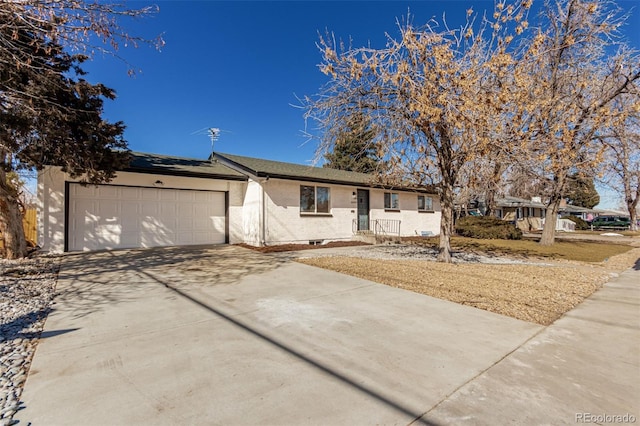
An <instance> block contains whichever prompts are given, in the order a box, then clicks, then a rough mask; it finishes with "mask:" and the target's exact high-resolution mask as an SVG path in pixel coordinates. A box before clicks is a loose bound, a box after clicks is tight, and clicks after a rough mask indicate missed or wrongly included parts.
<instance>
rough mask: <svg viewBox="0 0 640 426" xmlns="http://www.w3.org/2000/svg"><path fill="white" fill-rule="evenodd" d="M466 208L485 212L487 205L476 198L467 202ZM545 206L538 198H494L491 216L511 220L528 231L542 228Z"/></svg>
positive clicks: (481, 212)
mask: <svg viewBox="0 0 640 426" xmlns="http://www.w3.org/2000/svg"><path fill="white" fill-rule="evenodd" d="M467 210H470V211H477V212H479V213H480V214H485V212H486V211H487V206H486V204H485V202H484V199H482V198H478V199H476V200H473V201H472V202H471V203H469V204H468V206H467ZM545 212H546V206H545V205H544V204H543V203H542V202H541V201H540V199H539V198H535V197H534V198H533V199H531V200H526V199H523V198H518V197H511V196H506V197H501V198H496V200H495V207H494V210H493V212H492V213H493V216H495V217H497V218H499V219H503V220H506V221H509V222H513V223H514V224H515V225H516V226H517V227H518V228H520V229H521V230H522V231H525V232H529V231H534V230H540V229H542V226H543V224H544V217H545Z"/></svg>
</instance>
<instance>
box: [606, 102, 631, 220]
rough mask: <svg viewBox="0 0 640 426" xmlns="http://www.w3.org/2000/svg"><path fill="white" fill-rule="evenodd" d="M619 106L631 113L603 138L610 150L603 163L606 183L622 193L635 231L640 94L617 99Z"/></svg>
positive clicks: (614, 124) (617, 105) (607, 151)
mask: <svg viewBox="0 0 640 426" xmlns="http://www.w3.org/2000/svg"><path fill="white" fill-rule="evenodd" d="M616 107H617V108H618V109H620V110H624V111H629V112H631V114H629V115H626V114H625V120H624V121H622V122H617V123H615V122H614V123H613V126H612V127H611V129H610V132H609V133H608V134H606V135H604V137H603V142H604V145H605V148H606V151H605V154H604V161H602V162H601V175H602V176H603V179H602V180H603V182H604V183H605V184H607V185H608V186H610V187H611V188H613V189H614V190H616V191H617V192H618V193H620V194H622V196H623V199H624V206H625V208H626V210H627V211H628V212H629V217H630V219H631V230H632V231H637V230H638V202H639V201H640V94H635V96H625V97H622V98H620V99H618V100H617V102H616Z"/></svg>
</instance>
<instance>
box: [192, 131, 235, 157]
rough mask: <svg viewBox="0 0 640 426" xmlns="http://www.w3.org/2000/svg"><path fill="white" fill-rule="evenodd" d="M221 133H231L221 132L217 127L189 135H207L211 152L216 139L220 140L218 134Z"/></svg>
mask: <svg viewBox="0 0 640 426" xmlns="http://www.w3.org/2000/svg"><path fill="white" fill-rule="evenodd" d="M222 132H226V133H231V131H229V130H222V129H219V128H217V127H204V128H202V129H200V130H196V131H195V132H192V133H191V134H192V135H204V134H207V135H208V136H209V139H211V152H213V148H214V146H215V143H216V142H217V141H218V139H220V133H222Z"/></svg>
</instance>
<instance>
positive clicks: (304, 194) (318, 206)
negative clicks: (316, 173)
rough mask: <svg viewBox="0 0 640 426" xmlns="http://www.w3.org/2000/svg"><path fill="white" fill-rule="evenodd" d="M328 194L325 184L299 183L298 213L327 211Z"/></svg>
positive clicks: (329, 196)
mask: <svg viewBox="0 0 640 426" xmlns="http://www.w3.org/2000/svg"><path fill="white" fill-rule="evenodd" d="M330 194H331V191H330V189H329V188H328V187H326V186H307V185H300V213H329V202H330V200H331V195H330Z"/></svg>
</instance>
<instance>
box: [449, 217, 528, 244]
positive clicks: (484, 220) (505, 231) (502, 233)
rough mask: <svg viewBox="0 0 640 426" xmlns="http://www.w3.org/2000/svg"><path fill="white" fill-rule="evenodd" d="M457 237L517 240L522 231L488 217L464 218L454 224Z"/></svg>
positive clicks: (520, 236) (511, 224)
mask: <svg viewBox="0 0 640 426" xmlns="http://www.w3.org/2000/svg"><path fill="white" fill-rule="evenodd" d="M456 232H457V233H458V235H461V236H463V237H469V238H484V239H489V240H519V239H521V238H522V231H521V230H519V229H518V228H516V226H515V225H514V224H513V223H511V222H506V221H504V220H501V219H498V218H497V217H489V216H465V217H463V218H461V219H460V220H458V222H457V223H456Z"/></svg>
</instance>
